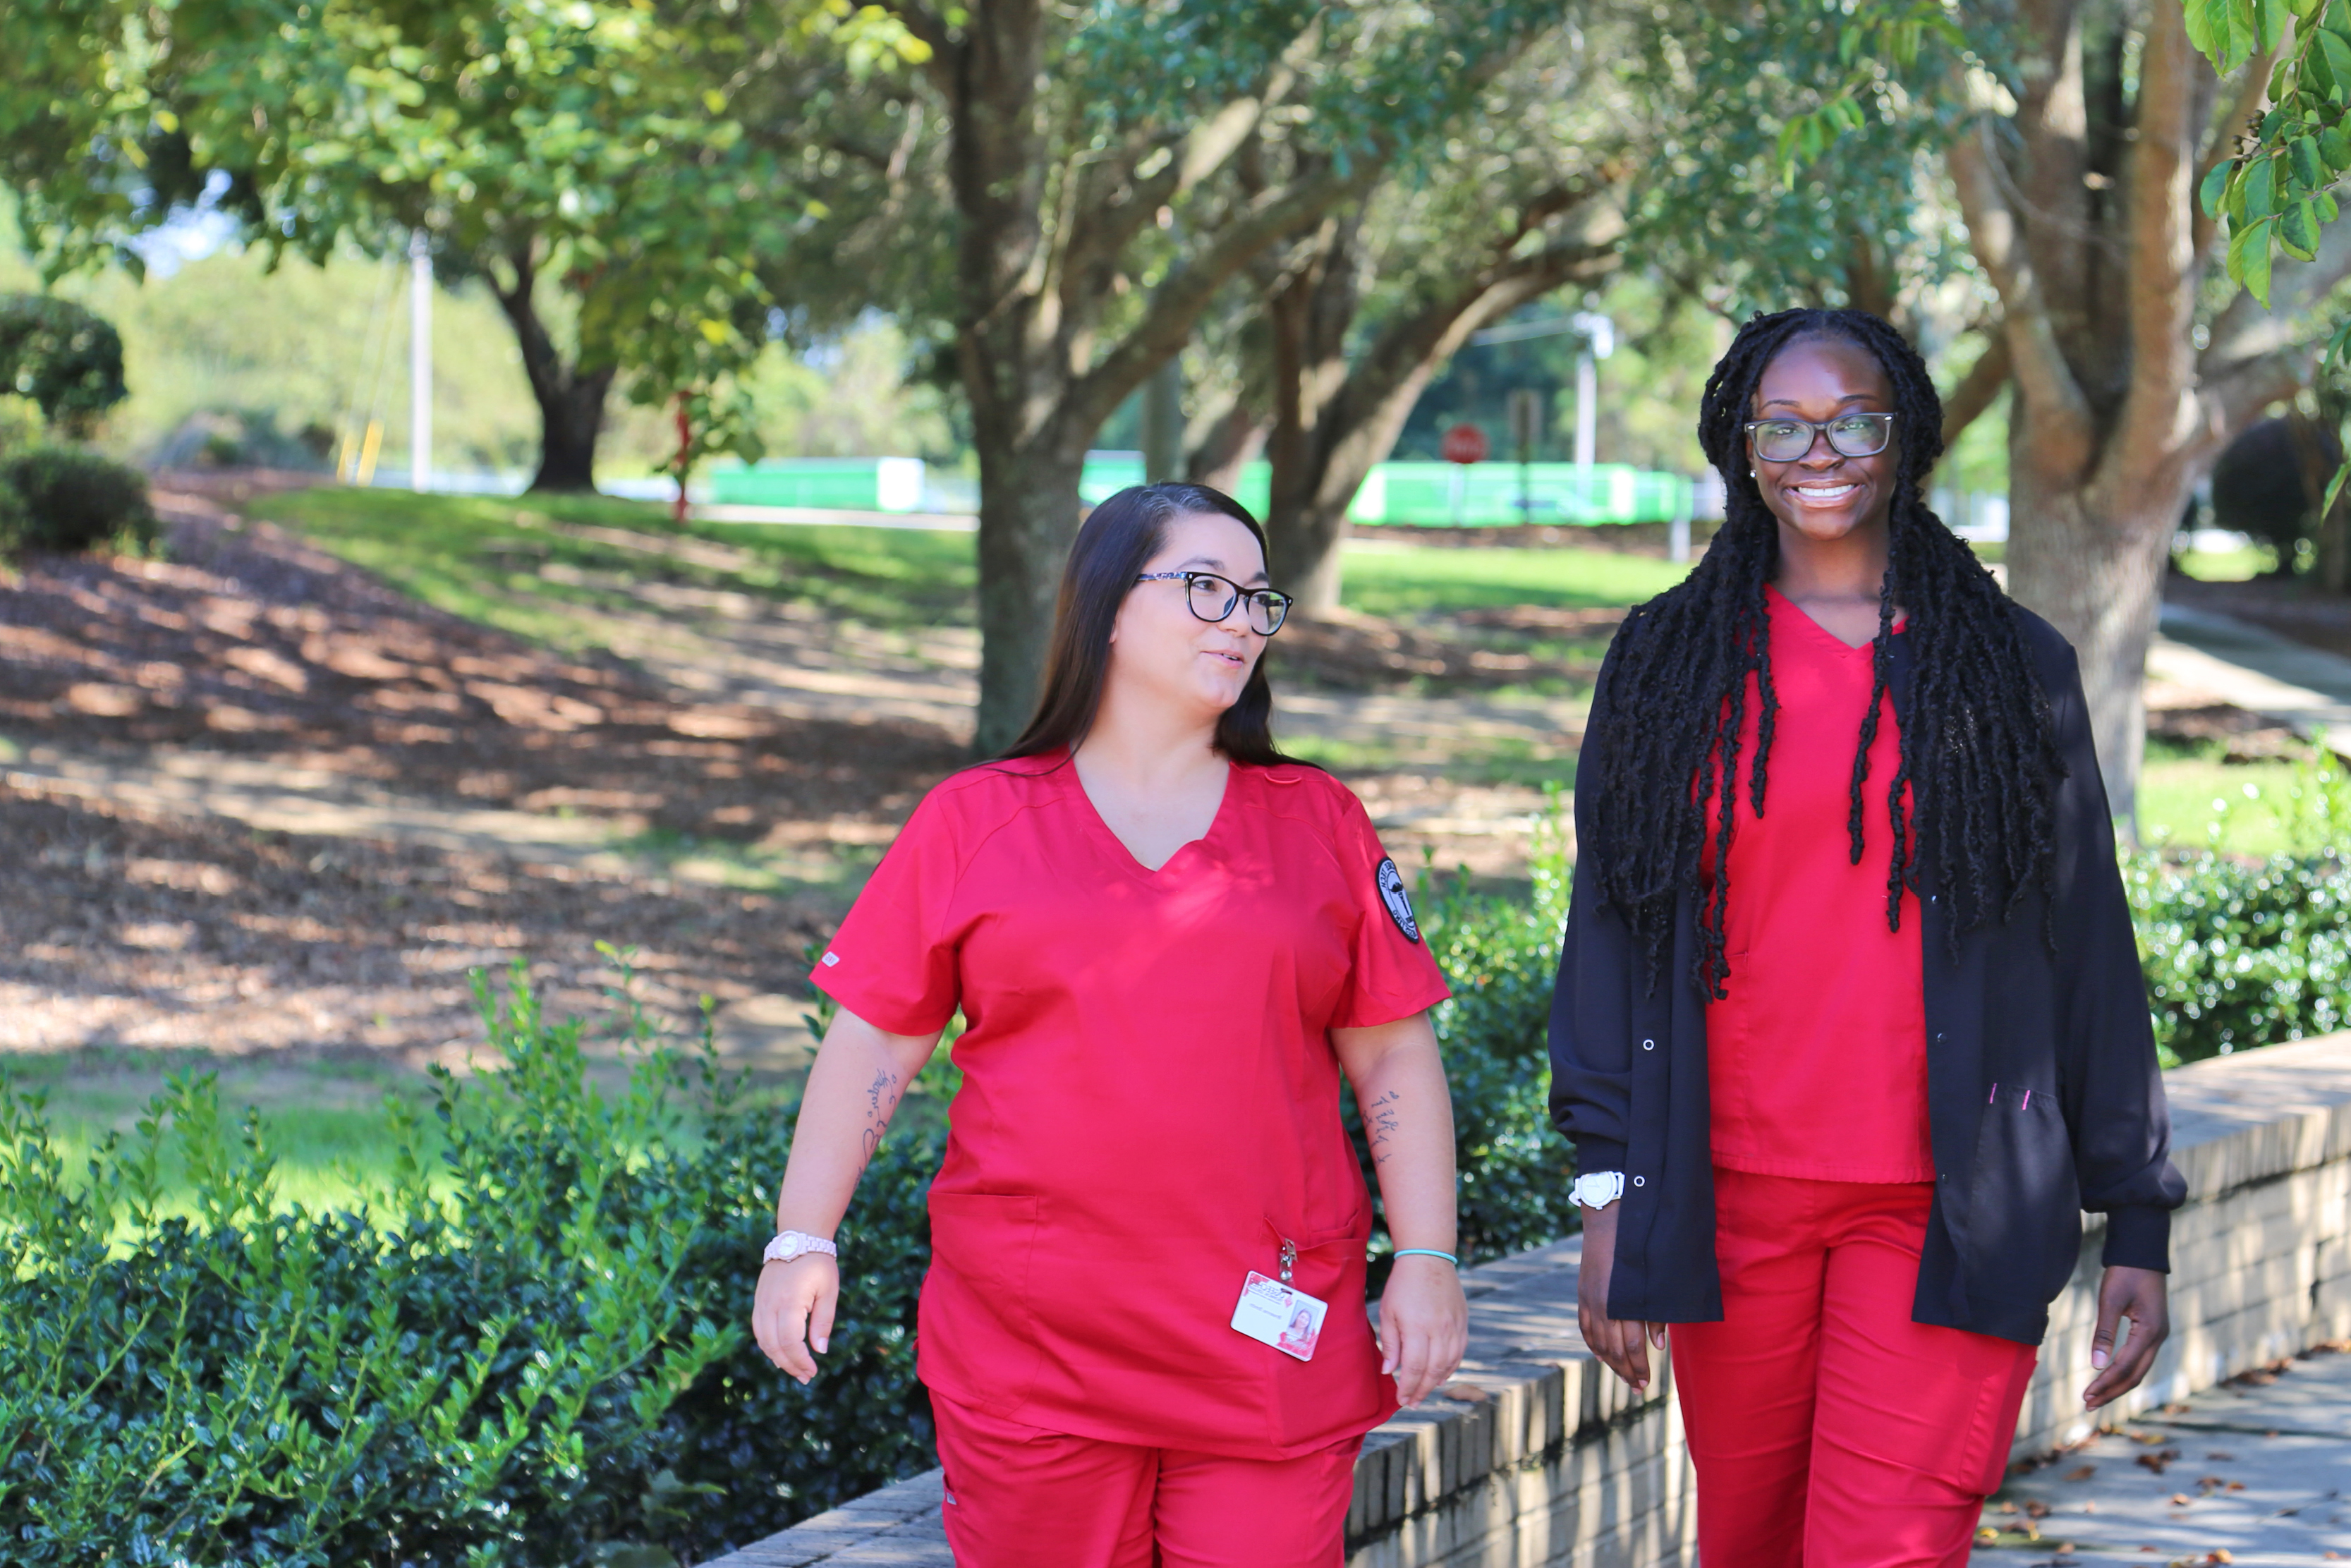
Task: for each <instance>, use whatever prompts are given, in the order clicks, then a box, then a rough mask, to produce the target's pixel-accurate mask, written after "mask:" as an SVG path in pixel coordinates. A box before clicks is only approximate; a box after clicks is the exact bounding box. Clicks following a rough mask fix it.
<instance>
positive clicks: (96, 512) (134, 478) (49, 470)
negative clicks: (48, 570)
mask: <svg viewBox="0 0 2351 1568" xmlns="http://www.w3.org/2000/svg"><path fill="white" fill-rule="evenodd" d="M0 488H5V489H7V490H10V491H12V492H14V493H15V494H16V497H18V498H19V499H20V500H21V502H22V503H23V521H22V522H21V523H20V524H19V526H18V528H17V531H16V535H15V537H14V538H12V539H7V540H0V545H5V548H7V549H9V550H10V551H11V553H16V552H20V551H23V550H47V551H52V552H55V553H57V554H70V553H73V552H76V551H80V550H89V549H117V550H125V551H137V550H143V549H146V548H147V547H148V546H149V545H150V544H152V543H153V541H154V538H155V513H154V509H153V508H152V507H150V506H149V505H148V504H147V476H145V475H143V474H141V473H140V472H139V470H138V469H136V468H132V467H129V466H126V465H123V464H120V463H117V462H115V461H114V460H113V459H112V458H110V457H103V456H100V455H99V454H97V453H95V452H85V451H83V450H82V449H81V448H79V447H76V446H35V447H30V448H28V449H26V450H25V451H23V452H17V453H12V454H10V455H7V456H5V457H0Z"/></svg>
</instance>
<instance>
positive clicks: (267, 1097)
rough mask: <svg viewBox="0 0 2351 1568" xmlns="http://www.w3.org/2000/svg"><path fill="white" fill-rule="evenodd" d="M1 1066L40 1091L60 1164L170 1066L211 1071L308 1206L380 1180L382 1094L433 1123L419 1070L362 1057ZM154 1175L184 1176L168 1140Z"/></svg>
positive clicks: (387, 1141) (58, 1057) (144, 1094)
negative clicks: (254, 1115) (248, 1115)
mask: <svg viewBox="0 0 2351 1568" xmlns="http://www.w3.org/2000/svg"><path fill="white" fill-rule="evenodd" d="M0 1070H5V1076H6V1077H7V1079H8V1080H9V1082H11V1083H12V1084H13V1085H14V1086H15V1087H16V1088H18V1089H20V1090H32V1091H36V1092H39V1093H41V1094H43V1095H44V1096H45V1097H46V1098H47V1103H48V1123H49V1128H50V1132H51V1134H53V1136H54V1138H55V1141H56V1145H57V1152H58V1154H59V1155H60V1156H61V1157H63V1159H64V1160H65V1162H66V1168H67V1169H68V1171H69V1172H78V1171H79V1170H80V1169H81V1168H82V1167H83V1166H84V1164H85V1162H86V1161H87V1160H88V1159H89V1155H91V1154H92V1153H94V1152H95V1151H96V1150H97V1148H98V1146H99V1143H100V1142H101V1141H102V1140H103V1139H104V1138H105V1136H106V1134H108V1133H110V1132H112V1133H120V1134H122V1136H123V1138H124V1139H125V1141H126V1142H127V1141H128V1140H129V1139H130V1138H131V1135H132V1134H133V1132H134V1129H135V1128H136V1127H137V1125H138V1123H139V1121H140V1119H141V1117H142V1116H143V1115H145V1114H146V1112H147V1105H148V1103H149V1102H150V1101H151V1100H152V1098H153V1097H154V1096H155V1094H156V1093H157V1092H158V1091H159V1090H160V1089H161V1088H162V1084H163V1082H164V1081H165V1080H166V1079H167V1078H168V1077H170V1076H171V1075H172V1074H173V1073H175V1072H178V1071H194V1072H196V1073H199V1074H201V1073H204V1072H210V1073H214V1074H215V1075H216V1076H217V1078H218V1080H219V1084H220V1101H221V1108H222V1113H223V1115H224V1116H225V1117H226V1118H228V1119H230V1120H231V1121H235V1120H236V1119H238V1118H241V1117H242V1116H243V1114H244V1113H245V1109H246V1107H247V1106H252V1107H254V1108H256V1109H257V1110H258V1111H259V1113H260V1115H261V1128H262V1137H263V1140H264V1142H265V1144H266V1146H267V1147H268V1149H269V1150H270V1152H271V1153H272V1154H274V1155H276V1156H277V1191H278V1196H279V1197H280V1198H281V1199H282V1200H283V1201H285V1202H287V1203H299V1204H302V1205H304V1206H306V1207H311V1208H318V1207H331V1206H335V1205H340V1204H347V1203H349V1202H350V1200H351V1198H352V1197H353V1196H354V1194H355V1193H358V1192H360V1191H363V1190H366V1189H369V1188H372V1187H377V1186H381V1185H383V1184H384V1183H385V1182H386V1181H387V1180H389V1178H390V1177H391V1175H392V1157H393V1149H392V1131H391V1122H390V1119H389V1115H388V1113H387V1111H386V1108H385V1104H384V1102H385V1100H386V1098H387V1097H390V1096H397V1097H398V1098H400V1099H402V1100H404V1101H407V1102H408V1103H411V1104H412V1105H413V1106H415V1107H417V1108H418V1109H419V1110H420V1111H421V1112H424V1113H425V1121H426V1135H427V1137H428V1138H430V1137H431V1136H432V1134H433V1130H434V1126H435V1125H436V1124H434V1123H433V1122H432V1120H431V1117H430V1113H429V1111H427V1110H426V1107H427V1106H428V1105H429V1103H430V1100H431V1094H430V1092H429V1091H428V1088H427V1085H426V1082H425V1081H424V1079H423V1077H422V1075H420V1074H417V1073H413V1072H408V1071H402V1070H401V1069H399V1068H396V1067H392V1066H390V1065H388V1064H385V1063H381V1062H373V1061H365V1060H340V1061H296V1062H288V1061H266V1060H250V1059H240V1060H235V1061H188V1060H187V1059H186V1057H185V1056H184V1054H183V1053H179V1052H162V1051H131V1050H123V1049H119V1048H107V1047H97V1048H92V1049H89V1050H85V1051H69V1052H59V1053H57V1054H54V1055H26V1056H19V1057H15V1058H12V1059H10V1060H8V1061H6V1062H5V1064H0ZM167 1146H168V1141H167ZM163 1174H164V1178H165V1184H166V1186H167V1187H172V1188H177V1187H179V1186H181V1185H182V1184H183V1182H184V1180H185V1176H186V1173H185V1166H184V1162H183V1160H182V1159H181V1158H180V1157H179V1156H178V1153H177V1151H176V1149H175V1148H174V1149H172V1151H171V1153H170V1154H169V1155H167V1157H166V1159H165V1162H164V1173H163Z"/></svg>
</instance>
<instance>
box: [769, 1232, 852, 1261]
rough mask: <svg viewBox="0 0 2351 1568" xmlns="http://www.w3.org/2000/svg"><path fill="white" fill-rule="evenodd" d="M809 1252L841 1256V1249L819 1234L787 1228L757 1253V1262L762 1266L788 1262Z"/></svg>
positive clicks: (832, 1256) (833, 1256)
mask: <svg viewBox="0 0 2351 1568" xmlns="http://www.w3.org/2000/svg"><path fill="white" fill-rule="evenodd" d="M811 1252H821V1253H823V1254H824V1255H825V1256H826V1257H828V1258H838V1257H840V1256H841V1249H839V1248H837V1247H835V1246H834V1245H833V1244H832V1243H831V1242H830V1241H828V1240H826V1239H824V1238H823V1237H821V1236H810V1234H809V1233H808V1232H807V1231H805V1230H787V1231H784V1232H783V1233H782V1234H780V1235H778V1236H777V1237H776V1238H775V1239H772V1240H770V1241H769V1242H768V1249H767V1250H766V1251H764V1252H762V1253H760V1254H759V1262H760V1265H761V1266H762V1267H765V1266H766V1265H768V1264H769V1263H789V1262H790V1261H791V1260H793V1259H795V1258H805V1257H807V1256H808V1255H809V1254H810V1253H811Z"/></svg>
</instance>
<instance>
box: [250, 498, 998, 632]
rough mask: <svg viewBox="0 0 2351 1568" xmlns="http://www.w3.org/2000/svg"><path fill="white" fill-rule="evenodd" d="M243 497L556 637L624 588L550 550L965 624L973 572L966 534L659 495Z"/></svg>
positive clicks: (357, 555)
mask: <svg viewBox="0 0 2351 1568" xmlns="http://www.w3.org/2000/svg"><path fill="white" fill-rule="evenodd" d="M248 506H249V507H250V509H251V511H252V512H253V515H255V516H256V517H266V518H268V519H269V520H270V521H272V522H276V523H280V524H283V525H285V526H286V527H287V528H293V529H295V530H296V531H298V532H299V533H301V534H302V535H304V536H305V537H307V538H309V539H311V540H313V541H314V542H316V543H318V544H319V545H322V546H324V547H326V548H327V549H331V550H333V551H334V552H335V553H336V554H338V555H340V556H341V557H343V558H344V559H346V560H350V561H351V562H353V563H355V564H357V565H359V566H362V567H365V568H367V569H368V570H371V571H373V572H375V573H377V574H378V575H380V576H381V577H383V578H384V579H385V580H388V581H390V582H392V583H393V584H395V585H396V586H398V587H400V588H401V589H402V590H404V591H407V592H409V593H413V594H414V595H415V596H416V597H417V598H419V599H421V600H423V601H425V602H427V603H429V604H433V605H435V606H437V607H438V608H440V609H443V610H445V611H448V612H451V613H452V614H456V615H463V616H465V617H466V618H467V619H469V620H475V621H480V622H485V623H486V624H489V625H493V626H496V627H499V628H500V629H502V630H504V631H507V632H514V633H515V634H517V635H518V636H523V637H528V638H530V639H532V640H534V641H536V642H540V643H546V644H548V645H549V646H552V647H559V648H572V647H577V646H580V645H581V644H582V643H592V642H593V641H594V632H593V628H592V626H590V625H587V624H583V622H582V621H581V618H580V616H579V615H578V614H577V613H576V611H577V610H578V609H579V608H582V607H586V608H616V607H618V606H619V605H620V604H621V603H622V600H621V598H620V597H619V596H617V595H612V594H609V593H604V592H601V591H598V590H596V589H594V588H592V587H587V586H582V585H578V584H572V583H565V582H559V581H554V580H549V577H548V576H546V575H545V574H543V572H542V571H541V570H540V569H541V568H543V567H545V566H547V565H549V564H550V563H559V564H561V565H564V566H569V567H575V568H584V569H587V570H593V571H601V572H608V573H618V574H622V575H625V576H632V577H647V578H659V579H663V580H671V581H686V582H694V583H700V584H705V585H708V586H711V587H723V588H730V589H736V590H739V591H747V592H754V593H760V594H764V595H768V596H770V597H773V598H777V599H781V600H789V601H800V602H805V603H809V604H813V605H815V606H818V607H819V608H821V609H824V610H827V611H830V612H833V613H835V614H838V615H841V616H843V617H845V618H847V619H851V620H855V621H862V622H866V623H868V624H871V625H879V626H906V627H922V626H933V625H939V624H942V623H944V624H950V625H953V624H963V625H968V624H970V622H971V619H972V610H971V600H972V591H973V587H974V584H975V583H976V582H977V580H978V578H977V569H976V568H975V566H974V565H973V560H972V542H971V537H970V536H969V535H967V534H941V533H930V532H927V531H924V530H920V529H909V528H891V529H884V528H778V527H762V526H758V525H741V524H731V523H695V522H689V523H687V524H686V525H685V527H684V529H683V530H680V529H679V528H677V527H676V526H675V525H674V524H673V523H672V522H671V521H670V516H669V509H668V508H667V507H661V506H657V505H654V504H653V503H651V502H645V501H622V500H614V499H611V498H609V497H598V496H570V497H549V496H529V497H520V498H508V497H486V496H415V495H412V494H410V493H409V492H407V491H404V490H358V489H344V488H339V487H335V486H319V487H318V488H315V489H309V490H295V491H288V492H286V493H284V494H281V495H277V496H271V497H256V499H254V500H253V501H252V502H250V503H248ZM549 524H554V525H556V526H557V527H558V528H617V529H622V530H625V531H627V532H629V533H631V534H639V535H672V536H675V535H679V534H680V533H681V532H682V533H683V535H684V537H687V538H695V539H706V540H709V541H711V542H713V543H716V544H721V545H726V546H731V547H733V548H734V549H737V550H741V551H743V552H745V553H746V554H747V557H748V558H749V559H748V560H747V562H746V563H745V564H744V565H743V566H742V567H741V569H740V570H721V569H718V568H714V567H711V566H706V565H695V564H691V563H689V562H686V561H683V560H679V559H676V558H674V557H664V556H656V555H651V554H648V553H647V552H646V551H644V550H643V549H629V548H627V547H626V546H624V545H622V544H618V543H613V542H608V541H602V540H598V539H595V538H580V537H578V536H576V535H569V534H565V533H562V532H558V531H555V529H554V528H549V527H548V525H549Z"/></svg>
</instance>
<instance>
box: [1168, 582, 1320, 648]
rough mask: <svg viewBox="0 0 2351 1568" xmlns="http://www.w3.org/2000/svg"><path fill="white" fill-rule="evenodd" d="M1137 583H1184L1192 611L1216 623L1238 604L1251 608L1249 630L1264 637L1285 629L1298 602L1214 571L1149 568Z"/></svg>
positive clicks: (1271, 590) (1285, 594) (1287, 596)
mask: <svg viewBox="0 0 2351 1568" xmlns="http://www.w3.org/2000/svg"><path fill="white" fill-rule="evenodd" d="M1135 581H1137V582H1181V583H1182V584H1183V585H1184V598H1185V601H1186V602H1187V603H1189V604H1190V605H1191V607H1192V613H1193V614H1194V615H1196V616H1198V617H1199V618H1200V619H1201V620H1203V621H1206V622H1208V623H1209V624H1211V625H1214V624H1215V623H1216V622H1219V621H1222V620H1223V619H1225V617H1227V616H1228V615H1230V614H1231V613H1232V612H1233V606H1234V604H1236V603H1242V604H1246V605H1247V606H1248V607H1249V612H1248V613H1249V630H1250V631H1252V632H1256V633H1257V634H1258V635H1259V636H1260V637H1270V636H1272V635H1273V634H1274V633H1275V632H1279V631H1280V630H1281V623H1282V622H1284V621H1286V620H1288V619H1289V618H1290V605H1291V604H1292V603H1293V602H1294V601H1292V600H1291V598H1290V595H1288V594H1287V593H1281V592H1277V591H1275V590H1273V589H1270V588H1243V587H1242V586H1241V585H1240V584H1239V583H1238V582H1234V581H1232V580H1230V579H1228V578H1222V577H1218V576H1217V574H1216V573H1215V572H1213V571H1146V572H1144V574H1143V575H1142V576H1140V577H1138V578H1136V579H1135Z"/></svg>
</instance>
